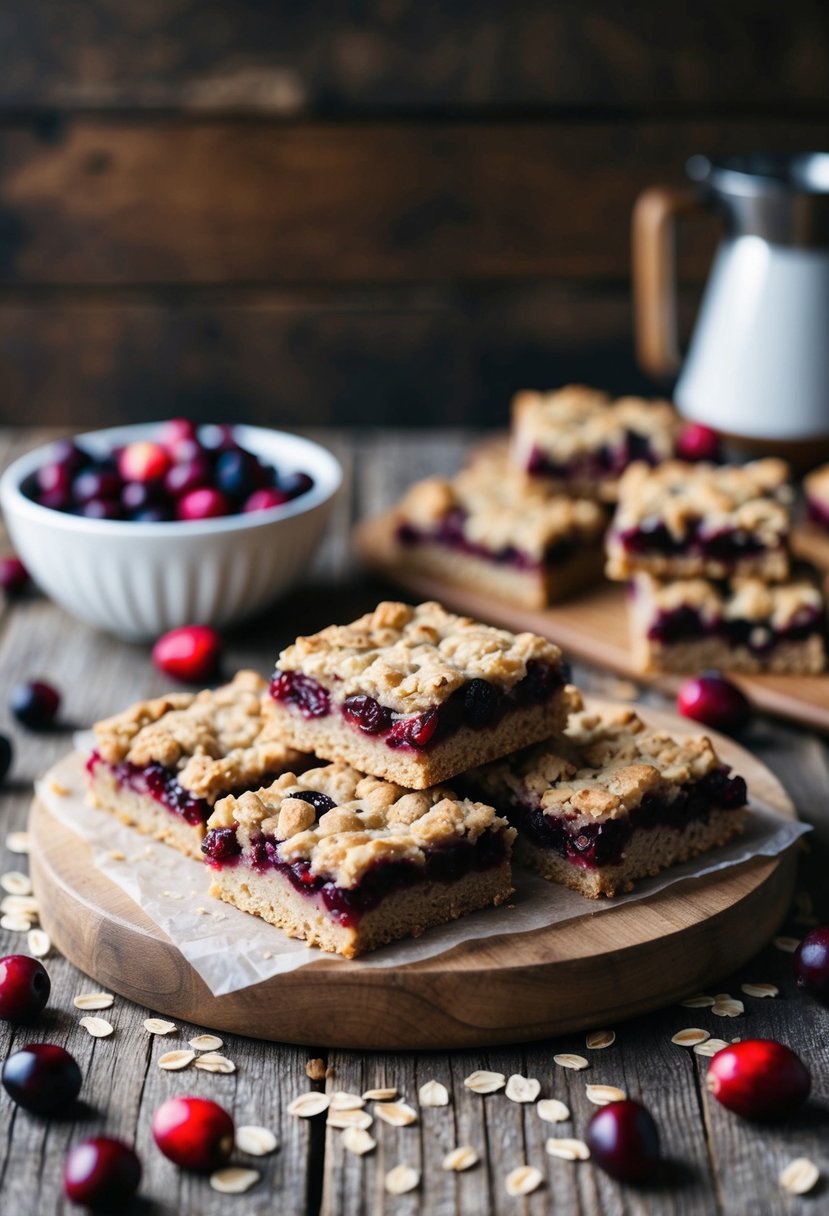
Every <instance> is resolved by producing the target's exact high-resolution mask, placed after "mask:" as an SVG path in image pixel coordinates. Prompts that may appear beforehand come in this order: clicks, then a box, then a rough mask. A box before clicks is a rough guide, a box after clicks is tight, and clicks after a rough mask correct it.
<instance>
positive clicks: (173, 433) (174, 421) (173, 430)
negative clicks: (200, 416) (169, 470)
mask: <svg viewBox="0 0 829 1216" xmlns="http://www.w3.org/2000/svg"><path fill="white" fill-rule="evenodd" d="M158 441H159V443H160V444H161V445H162V447H165V448H166V449H167V451H168V452H169V453H170V455H171V456H173V457H174V458H175V459H179V457H177V456H176V452H177V450H178V448H179V445H180V444H181V443H186V442H194V443H198V431H197V430H196V424H195V422H191V421H190V419H189V418H170V419H169V421H167V422H165V423H163V424H162V426H161V430H160V431H159V434H158Z"/></svg>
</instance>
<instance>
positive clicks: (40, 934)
mask: <svg viewBox="0 0 829 1216" xmlns="http://www.w3.org/2000/svg"><path fill="white" fill-rule="evenodd" d="M26 945H27V946H28V947H29V953H30V954H33V955H34V957H35V958H46V955H47V954H48V953H49V951H50V950H51V949H52V942H51V939H50V937H49V934H48V933H44V931H43V930H42V929H30V930H29V933H28V936H27V938H26Z"/></svg>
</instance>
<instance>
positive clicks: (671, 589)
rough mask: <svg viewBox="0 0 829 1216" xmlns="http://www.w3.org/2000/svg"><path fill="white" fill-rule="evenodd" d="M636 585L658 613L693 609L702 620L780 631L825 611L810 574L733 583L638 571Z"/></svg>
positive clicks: (750, 579) (734, 581)
mask: <svg viewBox="0 0 829 1216" xmlns="http://www.w3.org/2000/svg"><path fill="white" fill-rule="evenodd" d="M634 588H635V594H636V595H637V596H638V597H640V598H641V599H643V600H644V601H645V602H647V604H648V606H649V608H651V609H652V611H653V613H654V615H655V614H657V613H670V612H676V611H678V610H679V609H680V608H692V609H694V611H696V612H698V613H699V615H700V617H701V618H702V619H703V621H714V620H720V619H724V620H729V621H756V622H758V624H760V623H762V624H767V625H769V626H771V627H772V628H773V629H774V630H775V631H777V630H784V629H788V628H789V627H790V626H792V625H797V624H798V623H799V621H800V620H801V619H802V618H803V617H804V616H805V615H807V614H808V615H809V616H811V615H813V614H815V613H817V614H822V612H823V596H822V594H821V592H820V589H819V588H818V587H817V586H816V585H815V584H814V583H813V582H811V581H810V580H809V579H808V578H800V579H793V580H792V581H791V582H788V583H765V582H763V581H762V580H761V579H758V578H742V579H734V580H733V582H732V583H730V584H728V583H716V582H710V581H709V580H708V579H704V578H687V579H672V580H670V581H666V582H662V581H660V580H659V579H654V578H652V577H651V576H650V575H648V574H637V575H636V576H635V578H634Z"/></svg>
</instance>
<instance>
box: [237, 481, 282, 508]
mask: <svg viewBox="0 0 829 1216" xmlns="http://www.w3.org/2000/svg"><path fill="white" fill-rule="evenodd" d="M286 502H290V497H289V495H288V494H286V493H285V491H284V490H279V489H277V488H276V486H268V487H266V488H265V489H262V490H254V491H253V493H252V494H251V496H250V498H246V499H245V502H244V505H243V507H242V510H243V511H270V510H271V508H272V507H282V506H284V505H285V503H286Z"/></svg>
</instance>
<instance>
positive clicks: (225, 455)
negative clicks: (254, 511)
mask: <svg viewBox="0 0 829 1216" xmlns="http://www.w3.org/2000/svg"><path fill="white" fill-rule="evenodd" d="M262 474H263V469H262V466H261V465H260V463H259V461H258V460H257V459H256V457H255V456H253V455H251V453H250V452H246V451H244V450H243V449H242V448H233V449H231V450H230V451H227V452H222V453H221V454H220V455H219V457H218V459H217V460H216V468H215V471H214V476H215V478H216V485H217V486H218V487H219V489H220V490H221V491H222V492H223V493H224V494H227V495H228V497H229V498H247V497H248V496H249V495H250V494H251V493H252V492H253V491H254V490H256V489H258V488H259V487H260V486H261V485H262V481H263V477H262Z"/></svg>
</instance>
